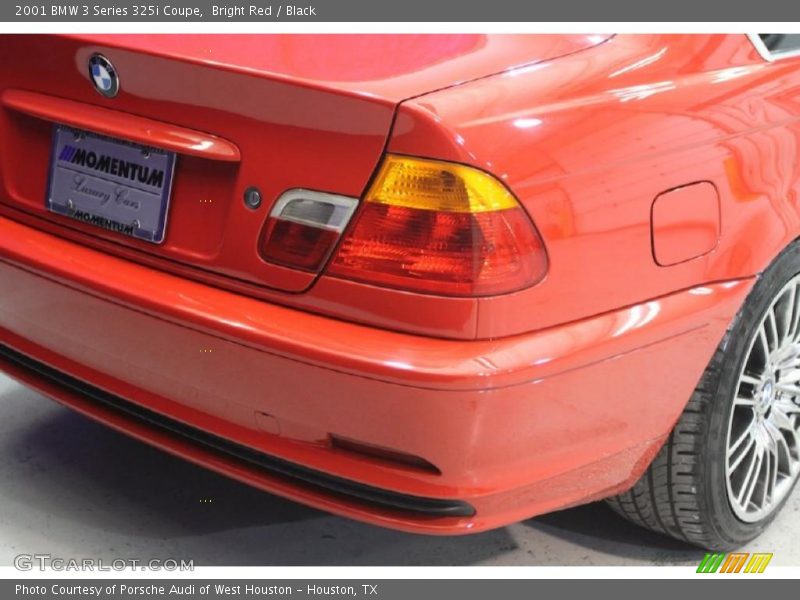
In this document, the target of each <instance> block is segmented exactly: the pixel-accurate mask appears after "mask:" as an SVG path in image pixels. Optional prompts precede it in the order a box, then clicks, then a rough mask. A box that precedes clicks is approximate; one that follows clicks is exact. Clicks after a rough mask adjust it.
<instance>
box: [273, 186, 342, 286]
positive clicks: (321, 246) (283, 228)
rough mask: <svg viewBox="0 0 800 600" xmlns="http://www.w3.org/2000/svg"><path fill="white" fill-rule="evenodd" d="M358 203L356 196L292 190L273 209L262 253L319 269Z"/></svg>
mask: <svg viewBox="0 0 800 600" xmlns="http://www.w3.org/2000/svg"><path fill="white" fill-rule="evenodd" d="M357 204H358V200H357V199H356V198H349V197H347V196H337V195H335V194H326V193H323V192H315V191H311V190H301V189H296V190H289V191H288V192H286V193H284V194H283V195H281V197H280V198H278V200H277V201H276V202H275V206H274V207H273V209H272V211H271V212H270V215H269V218H268V219H267V223H266V225H265V226H264V233H263V235H262V236H261V243H260V246H261V255H262V256H263V257H264V259H265V260H267V261H269V262H271V263H275V264H279V265H282V266H285V267H290V268H293V269H300V270H302V271H311V272H315V273H316V272H318V271H319V270H320V269H321V268H322V266H323V265H324V264H325V262H326V261H327V259H328V257H329V256H330V254H331V252H332V251H333V248H334V246H336V242H338V241H339V236H340V235H341V234H342V231H343V230H344V228H345V226H346V225H347V223H348V221H350V217H351V216H352V215H353V211H354V210H355V208H356V206H357Z"/></svg>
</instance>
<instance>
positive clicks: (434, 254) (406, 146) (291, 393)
mask: <svg viewBox="0 0 800 600" xmlns="http://www.w3.org/2000/svg"><path fill="white" fill-rule="evenodd" d="M779 37H780V36H779ZM784 37H789V38H791V37H792V36H784ZM790 42H791V41H790ZM790 42H789V43H790ZM780 43H784V44H785V43H787V42H786V40H785V39H782V41H780ZM775 44H776V42H775V40H774V39H773V40H770V39H769V36H763V37H761V38H758V37H753V38H748V37H747V36H743V35H730V36H726V35H719V36H700V35H696V36H691V35H686V36H616V37H612V36H605V35H603V36H599V35H598V36H586V35H567V36H548V35H535V36H494V35H458V36H450V35H437V36H405V35H403V36H304V35H303V36H300V35H296V36H238V35H232V36H8V35H7V36H2V37H0V53H1V54H2V56H4V57H5V60H4V61H3V63H2V65H0V368H1V369H2V370H4V371H6V372H7V373H9V374H10V375H11V376H12V377H14V378H16V379H18V380H20V381H22V382H23V383H25V384H27V385H29V386H31V387H33V388H36V389H38V390H40V391H42V392H43V393H45V394H47V395H49V396H51V397H53V398H54V399H56V400H58V401H59V402H61V403H63V404H65V405H67V406H70V407H72V408H74V409H75V410H78V411H80V412H82V413H84V414H86V415H88V416H90V417H92V418H94V419H97V420H99V421H101V422H103V423H106V424H108V425H109V426H111V427H114V428H116V429H119V430H121V431H124V432H126V433H128V434H130V435H132V436H134V437H136V438H139V439H141V440H143V441H146V442H148V443H151V444H154V445H156V446H158V447H160V448H163V449H164V450H166V451H168V452H171V453H174V454H177V455H179V456H182V457H184V458H186V459H188V460H191V461H194V462H196V463H199V464H201V465H203V466H205V467H208V468H210V469H213V470H216V471H219V472H221V473H224V474H225V475H228V476H231V477H234V478H236V479H239V480H241V481H244V482H246V483H249V484H251V485H254V486H257V487H259V488H262V489H264V490H267V491H270V492H273V493H276V494H279V495H282V496H285V497H287V498H292V499H295V500H297V501H300V502H303V503H306V504H309V505H311V506H315V507H318V508H321V509H324V510H327V511H330V512H334V513H338V514H342V515H346V516H349V517H353V518H357V519H361V520H365V521H369V522H372V523H376V524H379V525H384V526H388V527H394V528H398V529H404V530H408V531H415V532H422V533H439V534H453V533H468V532H474V531H481V530H485V529H489V528H493V527H498V526H502V525H504V524H507V523H511V522H514V521H517V520H520V519H525V518H528V517H531V516H533V515H537V514H541V513H543V512H547V511H550V510H555V509H559V508H563V507H566V506H570V505H574V504H578V503H583V502H588V501H591V500H595V499H601V498H608V497H611V496H614V498H613V499H612V500H611V501H610V502H611V503H612V506H614V507H615V508H616V509H617V510H618V511H619V512H621V513H623V514H625V515H626V516H628V517H629V518H631V519H633V520H634V521H637V522H639V523H641V524H643V525H646V526H649V527H651V528H653V529H656V530H659V531H663V532H665V533H668V534H671V535H674V536H676V537H679V538H681V539H685V540H688V541H691V542H693V543H696V544H700V545H705V546H708V547H715V548H723V547H732V546H735V545H737V544H740V543H742V542H743V541H746V540H747V539H750V538H752V537H754V536H755V535H757V533H758V532H760V531H761V530H762V529H763V528H764V527H765V526H766V524H767V523H768V522H769V521H770V520H771V518H772V517H773V516H774V514H775V513H776V512H777V511H778V510H779V508H780V506H781V505H782V504H783V502H784V501H785V500H786V497H787V496H788V494H789V491H790V490H791V488H792V486H793V485H794V483H795V481H796V479H797V474H798V471H800V443H798V442H799V441H800V434H798V431H800V423H799V422H798V421H800V405H799V404H798V403H800V400H799V399H798V397H799V396H800V387H798V384H797V382H798V381H800V344H798V338H800V327H798V316H800V295H798V294H797V289H798V286H800V283H798V282H797V279H796V277H795V276H796V275H797V274H798V273H800V257H799V256H800V250H797V248H796V247H795V245H794V244H793V241H794V239H795V238H796V237H797V236H798V233H800V214H798V205H797V194H798V191H800V188H799V186H800V184H799V183H798V182H800V178H799V177H798V169H799V168H800V167H798V165H800V160H798V158H799V157H798V152H800V150H798V148H800V126H798V118H799V117H800V70H799V69H798V65H800V62H798V59H796V58H794V54H793V53H791V52H789V51H785V52H782V53H781V52H777V51H775V49H776V48H777V46H776V45H775ZM770 52H772V53H771V54H770ZM770 315H772V316H770ZM762 338H763V339H762ZM762 344H763V345H762ZM740 346H741V347H740ZM759 348H760V349H759ZM615 495H616V496H615Z"/></svg>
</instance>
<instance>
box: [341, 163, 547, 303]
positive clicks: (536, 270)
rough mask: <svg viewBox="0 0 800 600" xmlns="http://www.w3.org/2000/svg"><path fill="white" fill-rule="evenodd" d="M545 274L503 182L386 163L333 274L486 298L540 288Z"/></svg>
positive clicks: (529, 227)
mask: <svg viewBox="0 0 800 600" xmlns="http://www.w3.org/2000/svg"><path fill="white" fill-rule="evenodd" d="M546 271H547V255H546V253H545V250H544V245H543V244H542V240H541V238H540V237H539V234H538V232H537V231H536V228H535V227H534V226H533V223H532V222H531V220H530V218H529V217H528V215H527V213H526V212H525V210H524V209H523V208H522V207H521V206H520V204H519V202H518V201H517V199H516V198H515V197H514V196H513V194H512V193H511V192H510V191H509V190H508V189H507V188H506V187H505V186H504V185H503V184H502V183H500V181H498V180H497V179H495V178H494V177H492V176H491V175H489V174H488V173H485V172H483V171H480V170H478V169H474V168H472V167H468V166H465V165H460V164H455V163H448V162H442V161H434V160H426V159H419V158H411V157H405V156H395V155H388V156H387V157H386V159H385V160H384V163H383V165H382V166H381V169H380V172H379V173H378V175H377V177H376V178H375V181H374V183H373V185H372V187H371V188H370V190H369V192H368V193H367V196H366V198H365V202H364V203H363V206H362V207H361V210H360V212H359V213H358V214H357V220H356V223H355V226H354V227H353V228H352V230H351V231H350V232H349V233H348V234H347V235H346V236H345V238H344V239H343V240H342V242H341V245H340V247H339V249H338V251H337V253H336V255H335V257H334V260H333V262H332V264H331V266H330V269H329V274H330V275H334V276H336V277H342V278H347V279H354V280H358V281H363V282H367V283H372V284H375V285H382V286H387V287H394V288H399V289H403V290H409V291H418V292H424V293H430V294H439V295H451V296H488V295H497V294H504V293H508V292H512V291H515V290H519V289H523V288H525V287H529V286H531V285H534V284H535V283H536V282H538V281H540V280H541V279H542V278H543V277H544V275H545V273H546Z"/></svg>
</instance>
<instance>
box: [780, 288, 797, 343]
mask: <svg viewBox="0 0 800 600" xmlns="http://www.w3.org/2000/svg"><path fill="white" fill-rule="evenodd" d="M787 302H788V306H787V311H786V328H785V331H784V335H783V342H781V343H782V344H784V343H787V342H791V341H792V340H793V339H794V332H795V327H796V326H797V323H796V318H797V317H796V315H797V314H798V310H797V286H796V285H793V286H792V287H791V288H790V290H789V300H788V301H787Z"/></svg>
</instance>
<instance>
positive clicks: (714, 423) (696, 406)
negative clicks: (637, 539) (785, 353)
mask: <svg viewBox="0 0 800 600" xmlns="http://www.w3.org/2000/svg"><path fill="white" fill-rule="evenodd" d="M798 273H800V243H798V242H795V243H793V244H792V245H791V246H789V247H788V248H787V249H786V250H784V252H782V253H781V254H780V256H779V257H778V258H777V259H776V260H775V261H774V262H773V263H772V264H771V265H770V267H769V268H768V269H767V270H766V271H765V272H764V273H763V274H762V275H761V276H760V277H759V279H758V281H757V282H756V284H755V286H754V287H753V289H752V290H751V292H750V294H749V295H748V297H747V300H746V301H745V303H744V306H743V307H742V309H741V310H740V311H739V313H738V314H737V316H736V317H735V319H734V320H733V322H732V323H731V325H730V327H729V329H728V331H727V332H726V334H725V336H724V338H723V339H722V341H721V342H720V345H719V347H718V348H717V350H716V352H715V354H714V356H713V357H712V359H711V362H710V363H709V365H708V367H707V368H706V370H705V372H704V373H703V376H702V377H701V379H700V382H699V384H698V385H697V388H696V389H695V391H694V393H693V394H692V397H691V398H690V400H689V403H688V405H687V406H686V409H685V410H684V412H683V414H682V415H681V417H680V419H679V420H678V422H677V424H676V425H675V428H674V429H673V431H672V433H671V434H670V436H669V438H668V439H667V442H666V443H665V444H664V447H663V448H661V450H660V452H659V453H658V455H657V456H656V458H655V459H654V460H653V462H652V464H651V465H650V466H649V468H648V469H647V471H646V472H645V473H644V475H643V476H642V477H641V479H639V481H637V482H636V484H635V485H634V486H633V488H631V489H630V490H628V491H627V492H624V493H622V494H619V495H618V496H614V497H612V498H609V499H607V500H606V502H607V503H608V505H609V506H610V507H611V508H612V509H614V511H616V512H617V513H619V514H620V515H622V516H623V517H625V518H626V519H628V520H630V521H632V522H634V523H636V524H637V525H640V526H642V527H645V528H647V529H651V530H653V531H657V532H660V533H664V534H667V535H670V536H672V537H675V538H677V539H679V540H683V541H686V542H689V543H691V544H694V545H697V546H701V547H703V548H706V549H709V550H732V549H735V548H737V547H739V546H741V545H743V544H745V543H746V542H749V541H750V540H752V539H753V538H755V537H757V536H758V535H759V534H760V533H761V532H762V531H764V529H765V528H766V527H767V526H768V525H769V524H770V522H771V521H772V520H773V519H774V518H775V516H776V515H777V513H778V512H779V511H780V509H781V508H782V507H783V504H784V503H785V502H786V500H787V499H788V498H789V497H790V495H791V494H787V495H786V497H784V499H783V501H782V502H780V503H779V504H778V505H777V506H776V508H775V509H774V510H773V511H772V512H771V513H770V514H769V515H767V516H766V517H764V518H763V519H761V520H760V521H756V522H752V523H748V522H744V521H742V520H740V519H739V518H737V516H736V515H735V514H734V512H733V509H732V508H731V505H730V503H729V500H728V493H727V487H726V479H725V451H726V444H727V431H728V429H727V428H728V421H729V418H730V413H731V410H733V397H734V394H735V392H736V383H737V380H738V377H739V372H740V369H741V367H742V362H743V361H744V359H745V357H746V354H747V352H748V349H749V343H750V340H751V339H752V336H754V335H755V333H756V330H757V329H758V327H759V325H760V323H761V319H762V317H763V316H764V314H765V312H766V311H767V310H768V309H769V308H770V306H771V305H772V302H773V300H774V298H775V297H776V295H777V294H779V292H780V291H781V290H782V289H783V287H784V285H786V283H787V282H788V281H789V280H791V279H792V278H793V277H794V276H795V275H797V274H798Z"/></svg>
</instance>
